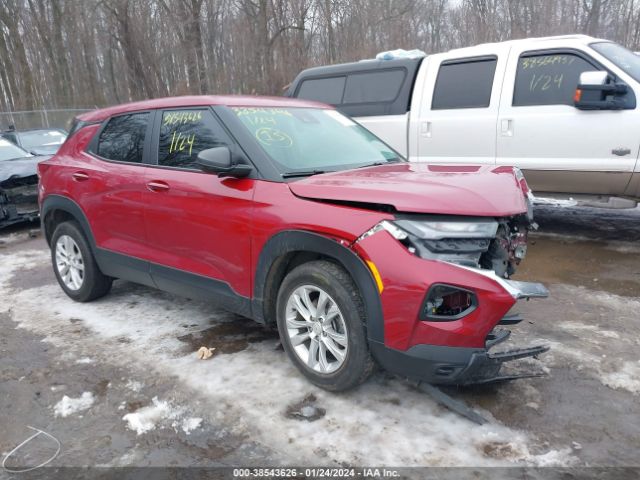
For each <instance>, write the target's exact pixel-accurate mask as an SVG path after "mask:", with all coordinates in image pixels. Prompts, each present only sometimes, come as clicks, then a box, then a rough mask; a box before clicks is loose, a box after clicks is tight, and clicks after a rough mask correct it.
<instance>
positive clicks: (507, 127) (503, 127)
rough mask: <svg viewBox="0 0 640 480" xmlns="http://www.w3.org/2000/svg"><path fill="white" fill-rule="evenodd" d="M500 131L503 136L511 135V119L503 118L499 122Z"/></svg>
mask: <svg viewBox="0 0 640 480" xmlns="http://www.w3.org/2000/svg"><path fill="white" fill-rule="evenodd" d="M500 133H501V134H502V136H503V137H513V120H512V119H510V118H503V119H502V120H501V122H500Z"/></svg>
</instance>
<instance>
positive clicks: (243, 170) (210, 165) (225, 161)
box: [196, 147, 253, 178]
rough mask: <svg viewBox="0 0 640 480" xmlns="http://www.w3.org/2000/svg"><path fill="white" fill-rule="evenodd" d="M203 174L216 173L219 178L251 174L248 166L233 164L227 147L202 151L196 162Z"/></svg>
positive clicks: (240, 176)
mask: <svg viewBox="0 0 640 480" xmlns="http://www.w3.org/2000/svg"><path fill="white" fill-rule="evenodd" d="M196 163H197V164H198V166H199V167H200V168H201V169H202V170H203V171H205V172H210V173H217V174H218V176H219V177H235V178H242V177H246V176H247V175H249V174H250V173H251V170H253V169H252V168H251V166H250V165H247V164H245V163H234V162H233V159H232V156H231V150H229V148H228V147H215V148H208V149H207V150H202V151H201V152H200V153H199V154H198V159H197V161H196Z"/></svg>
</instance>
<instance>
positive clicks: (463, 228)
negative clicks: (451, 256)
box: [393, 219, 498, 240]
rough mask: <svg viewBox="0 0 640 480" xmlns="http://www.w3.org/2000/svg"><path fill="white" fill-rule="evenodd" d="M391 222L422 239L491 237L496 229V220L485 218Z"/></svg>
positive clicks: (494, 234)
mask: <svg viewBox="0 0 640 480" xmlns="http://www.w3.org/2000/svg"><path fill="white" fill-rule="evenodd" d="M393 224H395V225H396V226H397V227H400V228H401V229H402V230H404V231H406V232H408V233H410V234H412V235H414V236H416V237H418V238H420V239H422V240H442V239H445V238H493V237H495V236H496V232H497V231H498V222H496V221H494V220H486V219H465V220H464V221H460V220H434V221H428V220H427V221H425V220H408V219H403V220H396V221H395V222H393ZM394 236H395V235H394Z"/></svg>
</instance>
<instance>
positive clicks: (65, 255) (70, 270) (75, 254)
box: [56, 235, 84, 291]
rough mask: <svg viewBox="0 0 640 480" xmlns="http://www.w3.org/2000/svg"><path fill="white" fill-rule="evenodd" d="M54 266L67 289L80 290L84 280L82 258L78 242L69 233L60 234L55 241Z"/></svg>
mask: <svg viewBox="0 0 640 480" xmlns="http://www.w3.org/2000/svg"><path fill="white" fill-rule="evenodd" d="M56 268H57V269H58V274H59V275H60V278H61V279H62V282H63V283H64V284H65V286H66V287H67V288H68V289H69V290H73V291H76V290H80V288H81V287H82V283H83V282H84V259H83V258H82V252H80V248H79V247H78V244H77V243H76V242H75V240H74V239H73V238H71V237H70V236H69V235H61V236H60V238H58V241H57V242H56Z"/></svg>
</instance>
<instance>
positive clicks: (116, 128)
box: [96, 112, 149, 163]
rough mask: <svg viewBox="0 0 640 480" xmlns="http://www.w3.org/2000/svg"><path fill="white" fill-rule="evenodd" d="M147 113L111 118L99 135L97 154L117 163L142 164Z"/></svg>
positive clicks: (147, 120) (147, 119)
mask: <svg viewBox="0 0 640 480" xmlns="http://www.w3.org/2000/svg"><path fill="white" fill-rule="evenodd" d="M148 122H149V113H148V112H145V113H132V114H129V115H121V116H119V117H113V118H112V119H111V120H109V123H107V126H106V127H104V129H103V130H102V132H101V133H100V138H99V139H98V148H97V152H96V153H97V154H98V155H99V156H100V157H102V158H106V159H107V160H115V161H117V162H129V163H142V153H143V151H144V137H145V134H146V132H147V124H148Z"/></svg>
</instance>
